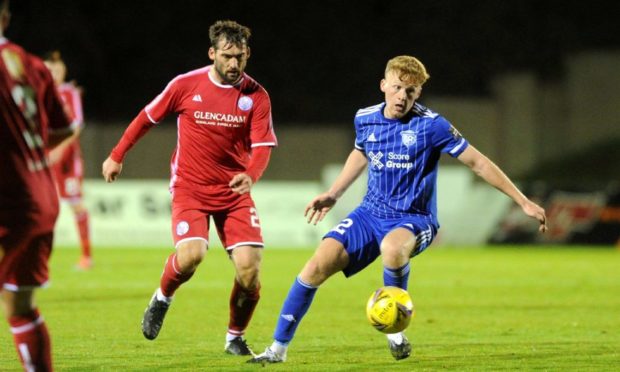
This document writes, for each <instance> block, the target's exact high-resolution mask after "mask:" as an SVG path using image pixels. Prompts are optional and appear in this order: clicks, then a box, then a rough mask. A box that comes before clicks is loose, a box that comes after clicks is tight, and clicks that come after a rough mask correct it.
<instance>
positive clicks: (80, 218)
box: [75, 211, 91, 257]
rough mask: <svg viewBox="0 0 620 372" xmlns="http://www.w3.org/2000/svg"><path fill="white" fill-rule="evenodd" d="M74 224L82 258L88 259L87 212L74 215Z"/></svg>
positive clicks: (88, 231) (88, 232) (88, 230)
mask: <svg viewBox="0 0 620 372" xmlns="http://www.w3.org/2000/svg"><path fill="white" fill-rule="evenodd" d="M75 223H76V224H77V227H78V233H79V235H80V243H81V246H82V257H90V256H91V254H90V229H89V225H88V212H86V211H84V212H82V213H79V214H76V215H75Z"/></svg>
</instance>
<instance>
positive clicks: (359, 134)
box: [353, 116, 366, 152]
mask: <svg viewBox="0 0 620 372" xmlns="http://www.w3.org/2000/svg"><path fill="white" fill-rule="evenodd" d="M353 125H355V148H356V149H357V150H360V151H361V152H366V149H365V148H364V138H365V136H364V135H363V134H364V133H363V130H362V125H361V123H360V121H359V119H358V117H357V116H356V117H355V119H353Z"/></svg>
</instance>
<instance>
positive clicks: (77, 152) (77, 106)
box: [44, 50, 93, 270]
mask: <svg viewBox="0 0 620 372" xmlns="http://www.w3.org/2000/svg"><path fill="white" fill-rule="evenodd" d="M44 62H45V65H46V66H47V68H48V69H49V70H50V72H51V73H52V78H53V79H54V83H55V84H56V88H57V89H58V94H59V95H60V98H61V99H62V101H63V103H64V107H65V112H66V113H67V115H68V116H69V118H71V127H72V128H73V130H74V133H73V135H72V136H71V137H70V138H68V139H66V140H65V141H63V142H62V143H61V144H60V145H58V146H56V147H55V148H54V149H53V150H51V151H50V152H49V154H48V161H49V163H50V165H51V166H52V169H53V171H54V175H55V176H56V178H55V179H56V188H57V190H58V194H59V195H60V198H61V199H62V200H64V201H66V202H67V203H69V205H70V206H71V210H72V211H73V216H74V218H75V223H76V225H77V228H78V234H79V236H80V247H81V251H82V254H81V257H80V260H79V261H78V264H77V267H78V268H79V269H82V270H88V269H90V268H91V267H92V265H93V262H92V255H91V249H90V228H89V216H88V210H87V209H86V207H85V206H84V203H83V201H82V181H83V175H84V162H83V160H82V149H81V148H80V140H79V135H80V132H81V131H82V128H83V127H84V114H83V112H82V94H81V91H80V88H79V87H77V86H76V85H75V84H74V83H73V82H66V81H65V79H66V76H67V66H66V65H65V62H64V61H63V59H62V57H61V55H60V52H59V51H57V50H55V51H52V52H50V53H48V55H47V56H46V57H45V61H44Z"/></svg>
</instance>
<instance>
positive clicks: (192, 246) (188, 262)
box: [177, 242, 207, 272]
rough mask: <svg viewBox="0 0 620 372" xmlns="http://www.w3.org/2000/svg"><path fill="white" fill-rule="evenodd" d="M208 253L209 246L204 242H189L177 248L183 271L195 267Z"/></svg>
mask: <svg viewBox="0 0 620 372" xmlns="http://www.w3.org/2000/svg"><path fill="white" fill-rule="evenodd" d="M206 253H207V247H206V245H205V244H204V243H203V242H199V243H195V242H189V243H187V244H184V245H182V246H179V247H178V248H177V259H178V262H179V266H180V269H181V270H182V271H183V272H186V271H188V270H192V269H195V268H196V266H198V265H199V264H200V263H201V262H202V260H203V259H204V257H205V255H206Z"/></svg>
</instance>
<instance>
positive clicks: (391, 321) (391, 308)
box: [366, 286, 415, 333]
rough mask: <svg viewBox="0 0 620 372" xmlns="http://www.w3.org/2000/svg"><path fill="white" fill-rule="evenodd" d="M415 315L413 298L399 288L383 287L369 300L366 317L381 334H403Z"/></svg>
mask: <svg viewBox="0 0 620 372" xmlns="http://www.w3.org/2000/svg"><path fill="white" fill-rule="evenodd" d="M414 315H415V312H414V309H413V302H412V301H411V296H409V293H408V292H407V291H405V290H404V289H401V288H398V287H389V286H388V287H381V288H379V289H377V290H376V291H375V292H374V293H373V294H372V295H371V296H370V298H369V299H368V303H367V304H366V316H367V317H368V321H369V322H370V324H371V325H372V326H373V327H375V329H377V330H378V331H380V332H383V333H396V332H401V331H403V330H404V329H405V328H407V327H408V326H409V322H411V318H413V316H414Z"/></svg>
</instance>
